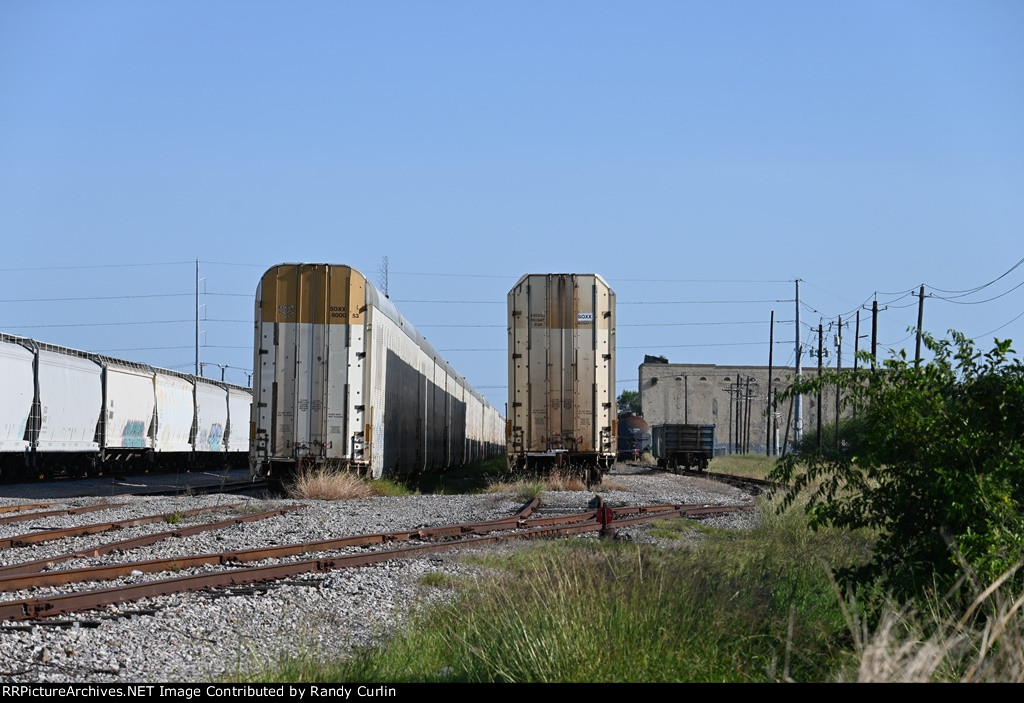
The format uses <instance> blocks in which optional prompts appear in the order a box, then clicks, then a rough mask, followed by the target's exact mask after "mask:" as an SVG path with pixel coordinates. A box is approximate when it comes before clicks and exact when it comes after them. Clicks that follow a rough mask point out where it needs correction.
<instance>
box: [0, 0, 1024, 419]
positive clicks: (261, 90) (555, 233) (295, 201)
mask: <svg viewBox="0 0 1024 703" xmlns="http://www.w3.org/2000/svg"><path fill="white" fill-rule="evenodd" d="M1022 126H1024V4H1022V3H1020V2H1017V1H1016V0H1008V1H1005V2H997V1H993V0H975V1H972V2H942V1H938V0H929V1H927V2H911V1H906V2H892V1H887V2H870V1H867V2H846V3H840V2H832V3H822V2H795V1H794V2H743V1H740V0H734V1H730V2H685V1H683V0H676V1H674V2H653V1H649V2H629V3H626V2H602V1H590V2H571V1H565V2H543V3H542V2H526V1H524V2H515V3H498V2H492V3H480V2H380V3H366V2H347V1H343V0H337V1H335V2H302V3H284V2H231V1H222V2H217V3H206V2H189V1H185V0H179V1H176V2H167V3H139V2H104V1H94V2H71V1H66V2H53V1H48V0H31V1H28V0H24V1H23V0H6V1H5V2H3V3H2V4H0V231H2V241H3V251H4V257H3V260H2V263H0V269H2V270H0V330H3V331H5V332H9V333H12V334H21V335H25V336H30V337H33V338H36V339H40V340H43V341H48V342H52V343H55V344H63V345H67V346H72V347H76V348H82V349H88V350H102V351H104V352H105V353H108V354H110V355H112V356H119V357H122V358H127V359H133V360H137V361H145V362H148V363H152V364H154V365H158V366H164V367H171V368H178V369H181V370H184V371H190V370H191V369H192V366H193V364H194V352H193V350H192V346H193V345H194V322H193V321H192V320H193V318H194V315H195V302H194V299H193V298H192V297H191V295H192V293H193V289H194V285H195V260H196V259H199V260H200V261H201V262H202V263H201V264H200V271H201V276H202V278H203V284H202V288H203V290H204V293H203V295H202V301H201V302H202V305H203V308H202V317H203V318H204V320H203V321H202V322H201V328H202V330H203V333H202V336H201V340H202V345H203V346H202V349H201V358H202V360H203V361H204V362H209V363H212V364H219V365H223V366H225V367H227V368H225V369H224V374H225V377H226V379H227V380H229V381H233V382H236V383H243V384H244V383H245V382H246V375H245V371H244V370H247V369H251V368H252V349H251V347H252V308H253V301H252V297H253V292H254V289H255V286H256V282H257V280H258V279H259V276H260V274H261V273H262V272H263V271H264V270H265V269H266V268H268V267H270V266H272V265H274V264H276V263H280V262H286V261H316V262H329V263H341V264H349V265H352V266H355V267H356V268H359V269H361V270H362V271H363V272H364V273H366V274H367V276H368V277H369V278H370V279H371V280H374V281H375V282H376V281H378V280H379V275H378V270H379V269H380V267H381V261H382V258H383V257H385V256H386V257H387V258H388V263H389V271H390V275H389V289H390V294H391V297H392V299H394V300H396V301H397V302H398V305H399V307H400V308H401V309H402V311H403V312H404V313H405V315H406V316H407V317H408V318H409V319H410V320H411V321H412V322H413V324H415V325H417V327H419V328H420V329H421V331H423V332H424V334H426V335H427V337H428V338H429V339H430V341H431V342H432V343H433V344H434V346H435V347H436V348H437V349H439V350H442V353H443V354H444V355H445V356H446V358H448V359H449V361H451V363H452V364H453V365H454V366H455V367H456V368H457V369H459V370H460V371H462V373H463V374H464V375H465V376H466V377H467V379H468V380H469V381H470V383H472V384H473V385H475V386H477V387H478V388H479V389H480V390H481V392H483V393H484V394H485V395H486V396H487V397H488V399H489V400H490V401H491V402H492V403H494V404H495V405H496V406H498V407H499V408H501V407H503V405H504V402H505V388H504V386H505V383H506V370H505V346H506V333H505V324H506V320H505V314H506V313H505V307H504V302H505V296H506V293H507V291H508V290H509V288H511V287H512V285H513V284H514V283H515V282H516V280H517V279H518V278H519V277H520V276H521V275H522V274H524V273H543V272H562V271H573V272H597V273H600V274H601V275H602V276H604V277H605V278H606V279H607V280H608V281H609V283H610V284H611V285H612V287H613V288H614V289H615V290H616V292H617V295H618V302H619V308H618V322H619V329H618V374H617V376H618V379H619V381H620V385H619V389H620V390H622V389H623V388H635V385H636V384H635V379H636V377H637V373H636V367H637V365H638V364H639V363H640V362H641V361H642V359H643V355H644V353H652V354H664V355H666V356H668V357H669V359H670V360H672V361H679V362H695V363H696V362H702V363H703V362H709V363H721V364H724V363H745V364H764V363H767V357H768V344H767V339H768V320H769V316H770V314H771V311H772V310H774V311H775V317H776V319H777V320H779V324H778V325H777V327H776V333H775V338H776V340H778V341H779V342H780V344H778V345H776V353H775V362H776V363H777V364H779V363H787V361H788V362H789V363H791V362H792V358H793V349H792V345H791V344H783V343H782V342H786V341H788V340H792V339H793V337H794V329H793V328H794V325H793V323H792V320H793V318H794V304H793V303H792V302H791V301H792V298H793V288H794V286H793V283H792V281H793V279H795V278H800V279H802V280H803V281H804V283H803V284H802V286H801V293H802V299H803V302H804V303H805V306H804V307H803V310H802V322H804V323H806V324H807V325H810V326H812V327H814V328H816V327H817V324H818V323H819V321H821V320H823V321H824V324H825V326H826V327H827V326H828V325H829V323H830V322H831V323H832V324H833V325H835V323H836V316H838V315H840V314H843V315H844V322H846V321H851V322H852V315H853V312H854V311H855V310H856V309H857V308H858V306H859V305H861V304H862V303H865V302H869V301H870V300H871V298H872V297H873V295H874V294H875V293H876V292H879V293H878V299H879V300H880V301H882V302H883V303H888V302H890V301H893V302H891V304H890V305H888V309H886V310H884V311H883V312H882V314H881V316H880V322H879V339H880V343H881V344H882V346H883V348H886V347H888V346H891V345H896V346H906V347H907V348H908V349H910V350H911V353H912V350H913V342H914V340H913V337H910V338H909V339H907V336H908V333H907V332H906V328H907V327H908V326H912V325H914V324H915V323H916V316H917V308H916V304H915V301H914V299H912V298H910V297H902V298H901V296H903V295H904V293H907V292H909V291H911V290H913V291H915V292H916V289H917V287H918V286H919V285H920V284H922V283H923V284H925V286H926V293H928V296H929V297H928V298H926V301H925V313H924V320H925V327H926V329H928V330H929V331H931V332H933V333H936V334H939V335H942V334H944V333H945V331H946V330H947V329H950V328H953V329H958V330H961V331H963V332H965V333H967V334H968V335H971V336H979V337H980V336H981V335H983V334H985V333H988V332H990V331H991V330H995V329H996V328H1000V327H1001V329H1000V330H999V331H998V332H996V333H995V336H998V337H1000V338H1006V337H1009V338H1012V339H1018V340H1019V339H1024V316H1021V314H1022V312H1024V286H1022V288H1020V289H1014V287H1015V286H1017V285H1020V284H1021V283H1024V266H1021V267H1020V268H1017V269H1014V270H1013V271H1011V272H1010V273H1009V274H1008V275H1006V276H1005V277H1004V278H1002V279H1000V280H998V281H996V282H995V283H993V284H992V285H991V286H988V287H986V288H984V289H983V290H980V291H978V292H976V293H973V294H969V295H965V296H963V297H960V298H954V297H953V296H954V295H957V294H956V293H948V292H942V291H963V290H968V289H972V288H975V287H977V286H980V285H982V284H984V283H988V282H990V281H992V280H993V279H996V278H997V277H998V276H1000V275H1001V274H1003V273H1004V272H1006V271H1008V270H1009V269H1011V267H1013V266H1014V264H1016V263H1017V262H1018V261H1019V260H1021V259H1022V257H1024V237H1022V236H1021V223H1022V221H1024V127H1022ZM944 298H945V299H944ZM990 298H994V299H992V300H989V299H990ZM429 301H459V302H444V303H439V302H429ZM466 301H468V302H466ZM725 301H753V302H737V303H728V302H725ZM782 301H785V302H782ZM954 301H955V302H954ZM965 303H966V304H965ZM1018 316H1021V317H1018ZM1014 318H1017V319H1016V320H1015V321H1013V322H1010V321H1011V320H1014ZM867 319H868V313H866V312H863V313H862V328H861V334H862V335H863V334H867V333H868V332H869V330H870V325H869V324H868V323H867ZM1007 323H1009V324H1007ZM454 325H465V326H454ZM1004 325H1005V326H1004ZM809 332H810V329H809V328H805V330H804V337H805V338H807V337H808V335H809ZM833 333H834V331H833ZM853 336H854V335H853V329H852V327H850V328H847V329H846V330H844V350H843V358H844V363H849V359H850V354H851V353H852V339H853ZM991 336H992V335H989V337H988V338H981V337H980V338H981V339H985V340H986V343H990V341H991ZM1017 346H1022V345H1021V344H1018V345H1017ZM831 361H832V359H830V362H831ZM805 363H808V360H807V359H805ZM812 363H813V362H812ZM220 373H221V369H220V368H218V367H216V366H214V367H212V368H211V367H208V368H207V374H208V375H214V376H219V375H220Z"/></svg>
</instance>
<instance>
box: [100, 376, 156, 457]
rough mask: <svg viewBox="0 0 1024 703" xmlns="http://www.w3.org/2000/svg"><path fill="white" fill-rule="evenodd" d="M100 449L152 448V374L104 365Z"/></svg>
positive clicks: (153, 397) (154, 398) (153, 395)
mask: <svg viewBox="0 0 1024 703" xmlns="http://www.w3.org/2000/svg"><path fill="white" fill-rule="evenodd" d="M103 375H104V378H103V382H104V388H103V391H104V392H103V403H104V417H103V427H104V431H103V449H104V450H116V449H152V448H153V434H152V427H151V426H152V423H153V416H154V410H155V409H156V393H155V390H154V386H153V376H154V374H153V372H152V371H147V370H143V369H136V368H131V367H128V366H116V365H114V364H109V363H108V364H104V369H103Z"/></svg>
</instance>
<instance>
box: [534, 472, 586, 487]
mask: <svg viewBox="0 0 1024 703" xmlns="http://www.w3.org/2000/svg"><path fill="white" fill-rule="evenodd" d="M542 483H543V484H544V487H545V488H547V489H548V490H549V491H585V490H587V484H586V483H584V482H583V479H582V478H580V477H579V476H577V475H575V474H573V473H570V472H568V471H552V472H551V473H550V474H548V475H547V476H545V477H544V479H543V481H542Z"/></svg>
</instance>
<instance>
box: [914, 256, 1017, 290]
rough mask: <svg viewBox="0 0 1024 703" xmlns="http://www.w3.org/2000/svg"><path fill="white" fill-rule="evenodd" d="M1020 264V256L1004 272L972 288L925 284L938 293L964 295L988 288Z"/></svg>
mask: <svg viewBox="0 0 1024 703" xmlns="http://www.w3.org/2000/svg"><path fill="white" fill-rule="evenodd" d="M1021 264H1024V258H1022V259H1021V260H1020V261H1018V262H1017V263H1015V264H1014V265H1013V266H1011V267H1010V268H1008V269H1007V270H1006V271H1004V272H1003V273H1002V274H1000V275H999V276H996V277H995V278H993V279H992V280H991V281H989V282H988V283H983V284H982V285H980V286H976V287H974V288H967V289H964V290H944V289H942V288H937V287H936V286H927V287H928V289H929V290H937V291H939V292H940V293H960V294H961V295H959V296H956V297H963V296H965V295H970V294H971V293H977V292H978V291H979V290H981V289H982V288H988V287H989V286H990V285H992V284H993V283H995V282H996V281H998V280H1000V279H1002V278H1005V277H1006V276H1008V275H1009V274H1010V273H1011V272H1012V271H1013V270H1014V269H1016V268H1017V267H1019V266H1020V265H1021Z"/></svg>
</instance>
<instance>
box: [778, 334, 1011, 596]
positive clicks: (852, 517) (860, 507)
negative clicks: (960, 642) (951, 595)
mask: <svg viewBox="0 0 1024 703" xmlns="http://www.w3.org/2000/svg"><path fill="white" fill-rule="evenodd" d="M951 335H952V339H951V340H941V341H940V340H936V339H933V338H932V337H930V336H925V339H924V341H925V344H926V345H927V347H928V349H930V350H931V351H932V353H933V354H934V357H933V359H932V360H931V361H929V362H928V363H923V364H917V363H915V362H913V361H908V360H907V358H906V355H905V353H902V352H901V353H899V354H898V355H895V356H894V357H893V358H891V359H889V360H887V361H885V362H884V363H883V364H882V365H881V367H880V368H879V370H878V371H877V372H872V371H871V370H869V369H867V368H861V369H858V370H857V371H853V370H852V369H851V370H845V371H842V372H838V373H837V372H834V371H833V372H828V373H825V374H823V375H822V376H821V377H820V378H811V379H806V380H803V381H801V382H800V383H798V384H794V386H793V388H792V389H791V390H790V391H788V392H787V395H793V394H794V393H796V392H802V393H810V392H816V391H817V390H818V388H819V387H821V386H822V385H831V384H838V386H839V388H840V389H841V392H842V393H843V395H844V400H843V402H844V403H845V404H846V405H847V406H850V405H853V404H855V405H856V407H857V413H858V418H859V419H858V423H859V424H858V425H857V426H856V428H855V429H856V431H857V432H856V441H855V442H853V443H850V444H848V445H847V446H846V447H845V449H843V450H840V451H837V450H835V448H834V440H833V442H832V443H831V445H830V444H829V443H825V444H826V446H824V447H823V448H822V449H821V450H818V449H817V447H816V446H815V447H813V448H807V447H804V448H803V449H804V451H803V452H800V453H798V454H796V455H789V456H787V457H784V458H783V459H782V460H780V462H779V463H778V465H777V466H776V468H775V470H774V471H773V472H772V474H771V475H770V478H771V479H772V480H775V481H779V482H783V483H786V484H789V488H788V489H786V490H785V493H784V501H783V504H784V505H786V506H788V505H790V504H792V503H793V502H794V501H795V500H796V498H797V496H798V495H800V494H801V493H803V492H804V491H805V490H806V491H807V492H809V499H808V502H807V507H806V510H807V513H808V515H809V518H810V524H811V526H812V527H817V526H821V525H833V526H836V527H845V528H860V527H867V528H873V529H876V530H877V531H878V533H879V539H878V542H877V546H876V550H875V554H874V559H873V562H872V565H871V567H870V569H869V570H868V571H867V572H862V573H861V574H860V576H862V577H864V578H878V577H880V578H881V582H882V583H883V584H884V585H885V587H886V588H888V589H891V590H892V591H893V592H895V593H897V594H899V595H904V596H913V595H917V594H921V593H923V592H924V591H926V590H927V589H929V588H930V587H933V586H936V585H938V586H942V587H945V586H948V585H950V584H952V583H953V581H954V580H955V579H956V577H957V575H958V574H959V573H961V568H960V567H961V565H960V563H959V560H960V559H963V560H964V561H965V562H966V564H967V566H968V567H969V569H970V570H972V571H973V572H974V573H976V574H977V575H978V577H979V578H980V579H981V580H982V581H985V582H990V581H993V580H995V578H996V577H998V576H999V574H1001V573H1003V572H1004V571H1006V570H1007V569H1009V568H1011V567H1012V566H1013V565H1014V564H1015V563H1017V562H1018V561H1019V560H1021V559H1022V558H1024V365H1022V364H1021V362H1020V360H1019V359H1011V356H1010V355H1011V354H1013V353H1014V352H1013V350H1012V349H1011V348H1010V342H1009V341H999V340H996V343H995V347H994V348H993V349H992V351H990V352H988V353H985V354H982V353H981V352H978V351H976V350H975V348H974V345H973V343H972V342H971V341H970V340H968V339H967V338H966V337H964V336H963V335H962V334H959V333H957V332H951ZM864 358H865V361H870V356H865V357H864ZM936 579H937V582H936Z"/></svg>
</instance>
